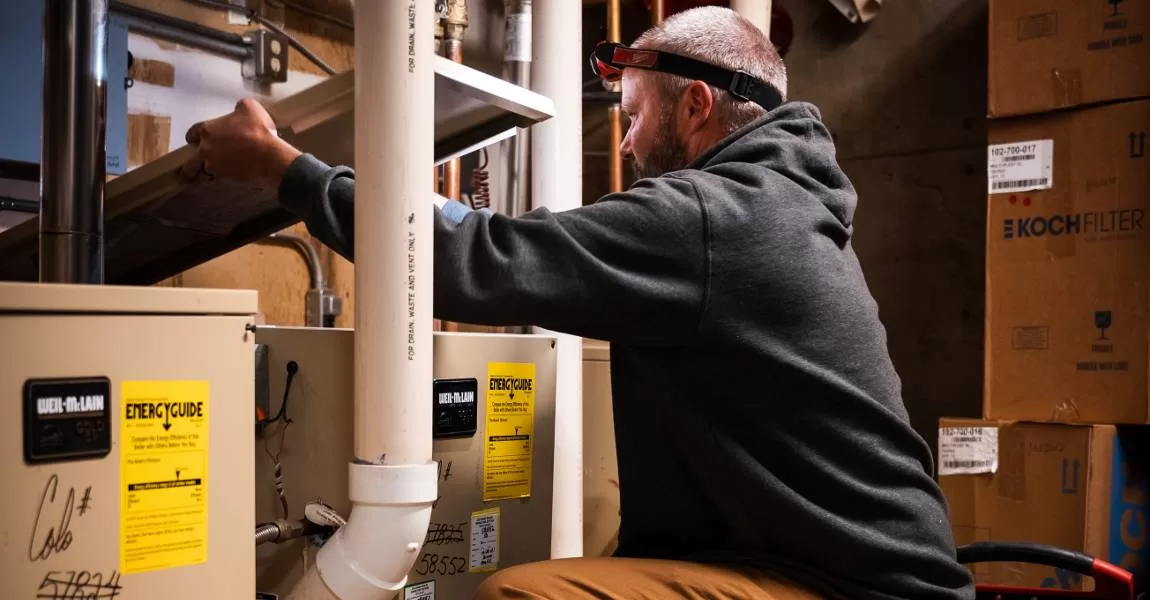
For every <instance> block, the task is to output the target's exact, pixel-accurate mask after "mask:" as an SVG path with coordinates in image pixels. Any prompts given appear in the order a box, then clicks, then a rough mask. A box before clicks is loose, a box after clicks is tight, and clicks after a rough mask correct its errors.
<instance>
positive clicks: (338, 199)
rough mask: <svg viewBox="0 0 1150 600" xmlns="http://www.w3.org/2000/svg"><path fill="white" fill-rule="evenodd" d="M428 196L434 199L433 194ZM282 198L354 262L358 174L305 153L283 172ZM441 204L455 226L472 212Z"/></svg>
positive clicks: (327, 242) (326, 241)
mask: <svg viewBox="0 0 1150 600" xmlns="http://www.w3.org/2000/svg"><path fill="white" fill-rule="evenodd" d="M428 197H429V198H430V197H431V192H430V191H429V192H428ZM279 198H280V202H281V203H283V205H284V206H285V207H287V208H288V209H289V210H291V211H292V212H294V213H295V214H297V215H299V217H300V218H301V219H302V220H303V222H304V223H305V224H306V225H307V228H308V231H309V232H310V233H311V234H312V235H313V236H315V237H316V238H318V239H319V240H320V241H321V242H323V243H324V244H325V245H327V246H328V247H330V248H331V249H332V250H335V251H336V252H337V253H338V254H339V255H340V256H343V257H344V258H346V259H347V260H350V261H352V262H354V261H355V172H354V171H353V170H352V169H350V168H348V167H331V166H329V165H327V164H326V163H324V162H323V161H321V160H319V159H317V158H316V157H314V156H312V155H310V154H303V155H301V156H299V157H298V158H296V159H295V160H294V161H293V162H292V163H291V166H290V167H288V169H287V171H286V172H285V173H284V176H283V179H282V180H281V182H280V186H279ZM445 200H446V199H445ZM438 204H441V206H439V209H440V212H441V213H442V214H443V216H444V217H446V218H447V219H448V220H449V221H451V222H452V223H459V222H461V221H462V220H463V218H464V217H466V216H467V215H468V214H469V213H471V212H473V211H472V209H471V208H470V207H468V206H467V205H465V204H463V203H462V202H458V201H455V200H446V201H445V202H441V203H437V205H438ZM485 212H486V211H485Z"/></svg>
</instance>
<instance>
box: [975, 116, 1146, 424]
mask: <svg viewBox="0 0 1150 600" xmlns="http://www.w3.org/2000/svg"><path fill="white" fill-rule="evenodd" d="M1148 124H1150V101H1147V100H1139V101H1134V102H1125V103H1121V104H1113V105H1107V106H1103V107H1098V108H1091V109H1086V110H1079V111H1064V112H1057V113H1048V114H1045V115H1039V116H1032V117H1022V118H1018V119H1007V120H1002V121H991V122H990V135H989V137H990V144H991V145H990V148H989V152H988V163H989V165H988V184H989V185H988V187H989V190H988V191H989V197H988V201H989V205H988V217H987V252H986V261H987V262H986V267H987V268H986V271H987V274H986V276H987V280H986V296H987V306H986V370H985V374H986V381H985V385H986V388H985V397H984V401H985V404H984V414H983V416H985V417H986V418H989V419H1005V420H1018V421H1047V420H1053V421H1061V422H1077V423H1147V422H1150V393H1148V389H1147V343H1148V340H1150V322H1148V319H1147V313H1148V312H1150V276H1148V272H1147V270H1148V268H1150V245H1148V239H1150V236H1148V235H1147V228H1148V227H1150V212H1148V210H1150V206H1148V204H1150V185H1148V173H1150V161H1147V160H1146V130H1147V125H1148Z"/></svg>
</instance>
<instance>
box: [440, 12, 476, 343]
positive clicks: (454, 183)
mask: <svg viewBox="0 0 1150 600" xmlns="http://www.w3.org/2000/svg"><path fill="white" fill-rule="evenodd" d="M446 4H447V6H446V7H445V10H444V12H443V18H442V19H441V20H440V23H441V25H442V27H443V41H442V42H441V43H440V50H441V52H442V53H443V56H446V57H447V58H449V59H451V60H453V61H455V62H457V63H461V62H463V33H464V31H466V30H467V24H468V21H469V19H468V15H467V0H449V2H447V3H446ZM460 174H461V169H460V164H459V159H458V158H456V159H453V160H450V161H448V162H447V163H444V165H443V180H442V181H443V183H442V188H441V190H442V191H441V192H440V193H441V195H442V196H443V197H444V198H449V199H451V200H461V199H462V193H461V189H460ZM439 325H440V327H441V328H442V331H459V323H452V322H450V321H440V322H439Z"/></svg>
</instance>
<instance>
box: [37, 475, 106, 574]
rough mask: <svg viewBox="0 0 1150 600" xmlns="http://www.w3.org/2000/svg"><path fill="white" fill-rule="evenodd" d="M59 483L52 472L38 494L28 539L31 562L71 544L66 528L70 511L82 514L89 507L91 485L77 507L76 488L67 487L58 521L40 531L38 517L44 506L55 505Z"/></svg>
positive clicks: (41, 514) (58, 551) (42, 513)
mask: <svg viewBox="0 0 1150 600" xmlns="http://www.w3.org/2000/svg"><path fill="white" fill-rule="evenodd" d="M59 484H60V480H59V478H58V477H57V476H56V475H54V474H53V475H52V476H51V477H49V478H48V483H47V484H45V485H44V491H43V492H42V493H41V494H40V505H39V506H37V507H36V519H35V520H34V521H33V522H32V537H31V539H29V540H28V560H31V561H32V562H36V561H38V560H45V559H47V558H48V557H50V556H52V554H53V553H56V554H59V553H61V552H64V551H65V550H67V549H68V547H69V546H71V545H72V532H71V531H70V530H69V529H68V525H69V524H70V523H71V522H72V512H73V511H79V513H80V516H83V515H84V513H85V512H87V511H88V510H89V508H90V507H89V503H90V501H91V497H92V488H91V487H89V488H88V489H87V490H86V491H85V492H84V498H83V503H82V504H81V505H80V507H79V508H76V507H75V504H76V489H75V488H68V494H67V497H66V498H65V499H64V502H63V506H62V507H61V510H60V512H59V515H60V519H59V521H58V522H57V523H56V525H54V526H50V527H48V528H47V530H46V531H44V532H43V533H41V526H40V517H41V516H43V515H44V509H45V508H50V507H51V506H52V505H55V503H56V492H57V488H59ZM41 536H42V537H41Z"/></svg>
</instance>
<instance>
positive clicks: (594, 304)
mask: <svg viewBox="0 0 1150 600" xmlns="http://www.w3.org/2000/svg"><path fill="white" fill-rule="evenodd" d="M279 195H280V200H281V202H282V203H283V204H284V205H285V206H286V207H287V208H289V209H290V210H292V211H294V212H295V213H296V214H298V215H299V216H300V218H301V219H303V221H304V222H305V223H306V224H307V227H308V230H309V231H310V232H311V233H312V235H315V236H316V237H317V238H318V239H319V240H320V241H322V242H324V243H325V244H327V245H328V246H330V247H331V248H332V249H333V250H335V251H336V252H338V253H339V254H341V255H342V256H344V257H345V258H347V259H348V260H354V257H353V255H352V251H353V248H354V241H353V240H354V238H353V235H354V225H353V216H354V210H353V205H354V196H355V183H354V173H353V172H352V170H351V169H349V168H347V167H329V166H327V165H325V164H324V163H322V162H320V161H319V160H317V159H315V158H314V157H312V156H310V155H306V154H305V155H303V156H301V157H300V158H299V159H297V160H296V161H295V162H294V163H293V164H292V166H291V168H290V169H289V170H288V172H287V173H286V174H285V176H284V179H283V181H282V183H281V184H280V188H279ZM434 227H435V242H434V246H435V261H434V262H435V288H434V289H435V311H434V312H435V316H436V317H437V318H440V319H446V320H449V321H458V322H464V323H474V324H480V325H537V326H540V327H545V328H547V329H552V330H555V331H562V332H566V333H571V334H574V335H578V336H584V337H593V338H598V339H603V340H607V341H612V342H622V343H630V344H638V345H648V346H663V345H677V344H680V343H682V342H683V341H685V340H686V339H687V338H689V337H690V336H693V335H694V334H695V333H696V331H697V330H698V325H699V318H700V315H701V313H702V307H703V303H704V299H705V296H706V281H707V271H708V264H707V260H708V254H707V239H706V235H707V230H706V219H705V214H704V212H703V209H702V204H701V203H700V201H699V199H698V197H697V194H696V193H695V188H694V186H693V185H692V184H691V183H690V182H689V181H686V180H683V179H679V178H674V177H660V178H656V179H644V180H641V181H639V182H638V183H637V184H636V185H635V186H634V187H633V188H632V189H630V190H628V191H626V192H623V193H618V194H611V195H608V196H605V197H603V198H602V199H601V200H599V201H598V202H597V203H595V204H593V205H590V206H585V207H581V208H576V209H573V210H568V211H563V212H559V213H553V212H550V211H548V210H546V209H537V210H533V211H531V212H529V213H527V214H525V215H522V216H520V217H516V218H511V217H507V216H505V215H499V214H493V213H481V212H479V211H472V210H471V209H469V208H467V207H466V206H464V205H463V204H460V203H458V202H451V201H449V202H448V203H447V204H446V205H444V206H443V207H442V208H440V207H436V209H435V224H434Z"/></svg>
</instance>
